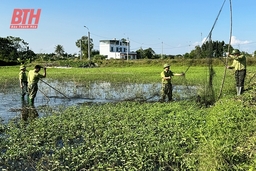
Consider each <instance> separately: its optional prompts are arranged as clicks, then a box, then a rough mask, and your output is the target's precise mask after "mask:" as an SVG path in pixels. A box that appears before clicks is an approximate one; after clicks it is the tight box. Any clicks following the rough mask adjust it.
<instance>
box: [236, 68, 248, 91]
mask: <svg viewBox="0 0 256 171" xmlns="http://www.w3.org/2000/svg"><path fill="white" fill-rule="evenodd" d="M245 76H246V70H245V69H243V70H236V72H235V79H236V87H242V90H243V89H244V80H245Z"/></svg>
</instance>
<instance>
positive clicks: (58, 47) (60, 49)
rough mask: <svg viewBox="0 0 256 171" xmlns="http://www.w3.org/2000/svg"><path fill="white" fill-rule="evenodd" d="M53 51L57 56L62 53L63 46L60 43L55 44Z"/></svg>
mask: <svg viewBox="0 0 256 171" xmlns="http://www.w3.org/2000/svg"><path fill="white" fill-rule="evenodd" d="M55 53H56V54H57V56H60V55H63V53H64V48H63V46H62V45H57V46H55Z"/></svg>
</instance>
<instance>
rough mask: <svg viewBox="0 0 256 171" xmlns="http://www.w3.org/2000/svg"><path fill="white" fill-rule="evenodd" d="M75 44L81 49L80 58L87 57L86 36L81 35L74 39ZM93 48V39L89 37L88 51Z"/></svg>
mask: <svg viewBox="0 0 256 171" xmlns="http://www.w3.org/2000/svg"><path fill="white" fill-rule="evenodd" d="M76 46H77V47H78V48H79V49H80V50H81V49H82V58H85V57H86V58H87V59H88V56H89V55H88V37H87V36H82V38H81V39H78V40H77V41H76ZM92 49H93V40H92V39H91V38H90V52H91V51H92Z"/></svg>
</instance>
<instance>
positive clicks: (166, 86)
mask: <svg viewBox="0 0 256 171" xmlns="http://www.w3.org/2000/svg"><path fill="white" fill-rule="evenodd" d="M184 75H185V74H184V73H180V74H178V73H176V74H175V73H173V72H172V71H171V70H170V65H169V64H164V70H163V71H162V72H161V78H162V90H161V96H162V97H161V100H160V101H161V102H165V98H166V96H167V97H168V102H170V101H172V82H171V80H172V77H173V76H184Z"/></svg>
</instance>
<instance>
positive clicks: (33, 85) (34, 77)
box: [28, 65, 46, 106]
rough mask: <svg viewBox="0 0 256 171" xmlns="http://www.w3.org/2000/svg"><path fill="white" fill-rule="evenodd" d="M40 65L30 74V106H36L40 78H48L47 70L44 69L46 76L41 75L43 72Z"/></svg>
mask: <svg viewBox="0 0 256 171" xmlns="http://www.w3.org/2000/svg"><path fill="white" fill-rule="evenodd" d="M41 68H43V67H41V66H40V65H36V66H35V68H34V70H30V71H29V72H28V93H29V105H30V106H34V100H35V97H36V93H37V91H38V85H37V83H38V81H39V80H40V78H45V77H46V68H44V74H43V75H42V74H40V73H39V71H40V70H41Z"/></svg>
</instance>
